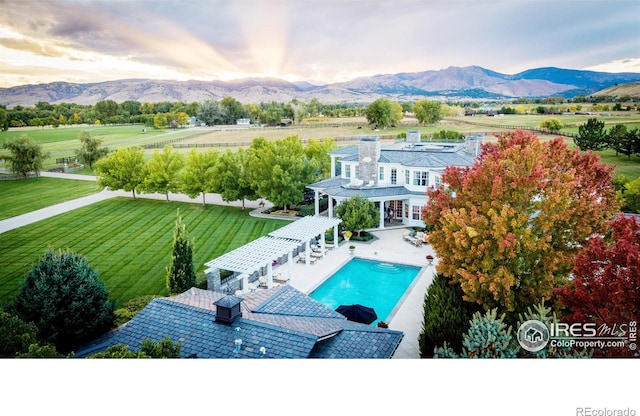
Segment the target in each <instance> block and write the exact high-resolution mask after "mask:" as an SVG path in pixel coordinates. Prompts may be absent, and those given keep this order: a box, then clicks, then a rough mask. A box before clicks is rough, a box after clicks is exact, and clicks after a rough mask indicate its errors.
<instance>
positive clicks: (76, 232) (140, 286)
mask: <svg viewBox="0 0 640 416" xmlns="http://www.w3.org/2000/svg"><path fill="white" fill-rule="evenodd" d="M178 209H179V210H180V214H181V215H182V220H183V223H184V224H185V225H186V229H187V233H188V235H189V238H191V240H192V241H193V242H194V246H195V247H194V268H195V269H196V272H201V271H203V270H204V263H205V262H207V261H209V260H211V259H213V258H215V257H217V256H220V255H222V254H224V253H226V252H228V251H231V250H233V249H235V248H237V247H240V246H241V245H243V244H246V243H248V242H249V241H252V240H254V239H256V238H258V237H261V236H264V235H266V234H268V233H269V232H271V231H273V230H275V229H278V228H280V227H281V226H283V225H285V224H287V223H288V221H283V220H270V219H262V218H254V217H251V216H250V215H249V212H248V211H243V210H241V209H240V208H235V207H225V206H213V205H209V206H206V207H203V206H201V205H199V204H192V203H179V202H170V203H168V202H165V201H154V200H141V199H138V200H133V199H129V198H116V199H113V200H108V201H103V202H99V203H96V204H93V205H91V206H88V207H85V208H80V209H77V210H74V211H72V212H68V213H65V214H61V215H58V216H56V217H53V218H50V219H48V220H43V221H40V222H38V223H34V224H31V225H29V226H25V227H22V228H19V229H16V230H12V231H8V232H6V233H2V234H0V305H4V304H6V303H7V302H10V301H11V299H13V297H14V296H15V295H16V294H17V293H18V291H19V289H20V285H21V283H22V281H23V280H24V276H25V274H26V272H27V271H28V270H29V269H30V268H31V266H32V265H33V264H34V263H36V262H37V261H38V259H39V258H40V257H41V256H42V255H43V254H44V252H45V251H46V250H47V248H48V247H51V248H53V249H56V250H57V249H67V248H69V249H71V250H73V251H74V252H76V253H78V254H82V255H84V256H85V257H86V258H87V260H88V262H89V265H91V266H92V267H93V268H94V269H96V270H97V271H98V274H99V276H100V279H101V280H103V281H104V282H105V285H106V287H107V289H108V290H109V292H110V294H111V299H112V300H115V301H117V304H118V305H122V304H123V303H124V302H126V301H127V300H129V299H131V298H135V297H138V296H143V295H161V296H166V295H167V294H168V293H167V289H166V281H165V268H166V266H167V265H168V264H169V261H170V257H171V251H172V247H173V232H174V225H175V219H176V211H177V210H178Z"/></svg>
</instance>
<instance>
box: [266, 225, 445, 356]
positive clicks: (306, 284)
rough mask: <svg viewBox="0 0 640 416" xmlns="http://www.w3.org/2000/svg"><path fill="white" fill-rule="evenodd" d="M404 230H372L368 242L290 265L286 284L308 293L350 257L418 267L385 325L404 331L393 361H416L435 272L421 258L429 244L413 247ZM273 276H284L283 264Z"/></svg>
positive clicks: (285, 266)
mask: <svg viewBox="0 0 640 416" xmlns="http://www.w3.org/2000/svg"><path fill="white" fill-rule="evenodd" d="M406 230H407V228H405V227H398V228H391V229H385V230H382V231H374V232H372V234H374V235H375V236H376V237H378V238H377V239H376V240H374V241H372V242H366V243H363V242H357V241H356V242H353V241H351V242H348V243H342V244H341V245H340V247H338V248H335V249H333V250H330V251H329V252H328V253H327V255H326V256H325V257H324V258H321V259H319V260H318V261H317V262H316V263H315V264H313V265H309V266H306V265H305V264H302V263H294V264H293V265H292V266H291V271H292V278H291V280H290V282H289V284H290V285H292V286H293V287H295V288H296V289H298V290H300V291H301V292H303V293H306V294H309V293H311V292H312V291H313V290H314V289H315V288H316V287H318V286H319V285H320V284H321V283H322V282H324V280H326V279H327V278H328V277H329V276H331V275H332V274H333V273H334V272H335V271H336V270H338V269H339V268H340V267H342V265H343V264H345V263H346V262H347V261H349V259H350V258H351V257H352V256H356V257H361V258H365V259H371V260H379V261H383V262H389V263H402V264H407V265H412V266H419V267H421V268H422V269H421V270H420V272H419V273H418V276H417V278H416V280H415V281H414V283H413V287H412V288H411V290H410V292H409V293H408V294H407V295H405V297H404V298H403V299H401V301H400V306H399V307H396V309H394V311H393V312H392V313H391V314H392V317H391V319H390V320H389V322H387V324H388V325H389V328H390V329H394V330H398V331H402V332H404V338H403V339H402V342H401V343H400V345H399V346H398V349H397V350H396V353H395V354H394V356H393V358H420V348H419V345H418V336H419V334H420V331H421V329H422V317H423V316H422V314H423V302H424V295H425V293H426V291H427V287H428V286H429V284H430V283H431V281H432V280H433V274H434V272H435V265H431V266H429V265H427V261H426V259H425V256H426V255H427V254H431V255H435V252H434V251H433V249H432V247H431V246H430V245H427V244H424V245H422V246H420V247H416V246H414V245H412V244H410V243H409V242H407V241H404V240H403V239H402V233H403V231H406ZM352 244H353V245H354V246H356V249H355V253H354V254H353V255H352V254H350V252H349V246H350V245H352ZM434 264H435V262H434ZM274 273H281V274H282V275H283V276H287V274H288V266H287V264H283V265H281V266H278V267H276V268H274Z"/></svg>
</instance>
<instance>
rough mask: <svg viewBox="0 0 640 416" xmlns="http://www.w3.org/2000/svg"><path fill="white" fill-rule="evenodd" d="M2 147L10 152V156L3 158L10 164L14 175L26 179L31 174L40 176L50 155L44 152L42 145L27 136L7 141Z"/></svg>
mask: <svg viewBox="0 0 640 416" xmlns="http://www.w3.org/2000/svg"><path fill="white" fill-rule="evenodd" d="M2 147H3V148H5V149H7V150H9V154H8V155H4V156H1V158H2V159H3V160H5V161H7V162H9V164H10V165H11V171H12V172H13V173H14V174H16V175H21V176H22V177H23V178H24V179H27V175H28V174H29V172H34V173H35V175H36V176H38V175H39V174H40V170H42V162H43V161H44V159H45V158H47V157H48V153H44V152H43V150H42V146H40V143H38V142H36V141H35V140H33V139H32V138H31V137H29V136H27V135H26V134H23V135H21V136H20V137H18V138H17V139H12V140H7V141H5V142H4V143H3V144H2Z"/></svg>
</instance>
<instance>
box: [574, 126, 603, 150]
mask: <svg viewBox="0 0 640 416" xmlns="http://www.w3.org/2000/svg"><path fill="white" fill-rule="evenodd" d="M573 142H574V143H575V145H576V146H578V147H579V148H580V150H603V149H606V148H607V146H608V145H609V137H608V134H607V132H606V131H605V129H604V121H598V119H597V118H590V119H589V120H587V123H586V124H583V125H581V126H580V127H578V136H577V137H574V138H573Z"/></svg>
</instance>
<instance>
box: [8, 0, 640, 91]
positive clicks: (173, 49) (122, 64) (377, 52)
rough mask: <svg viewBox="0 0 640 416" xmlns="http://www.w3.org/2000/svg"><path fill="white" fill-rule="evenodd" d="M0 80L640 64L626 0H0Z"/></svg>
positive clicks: (639, 34) (638, 33)
mask: <svg viewBox="0 0 640 416" xmlns="http://www.w3.org/2000/svg"><path fill="white" fill-rule="evenodd" d="M0 10H2V12H1V13H0V87H10V86H15V85H23V84H38V83H48V82H54V81H68V82H77V83H84V82H99V81H107V80H114V79H122V78H156V79H173V80H188V79H203V80H214V79H220V80H230V79H237V78H245V77H279V78H283V79H286V80H289V81H300V80H306V81H310V82H315V83H330V82H339V81H346V80H349V79H353V78H356V77H358V76H369V75H375V74H388V73H398V72H420V71H426V70H438V69H444V68H447V67H449V66H469V65H479V66H482V67H484V68H487V69H490V70H493V71H497V72H501V73H505V74H514V73H517V72H520V71H523V70H526V69H531V68H538V67H545V66H555V67H560V68H570V69H591V70H597V71H607V72H640V1H637V0H606V1H604V0H582V1H579V0H553V1H551V0H535V1H528V0H475V1H470V0H467V1H464V0H436V1H429V0H393V1H370V0H346V1H345V0H295V1H294V0H236V1H231V0H209V1H204V0H183V1H177V0H174V1H169V0H110V1H89V0H51V1H36V0H6V1H5V0H0Z"/></svg>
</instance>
